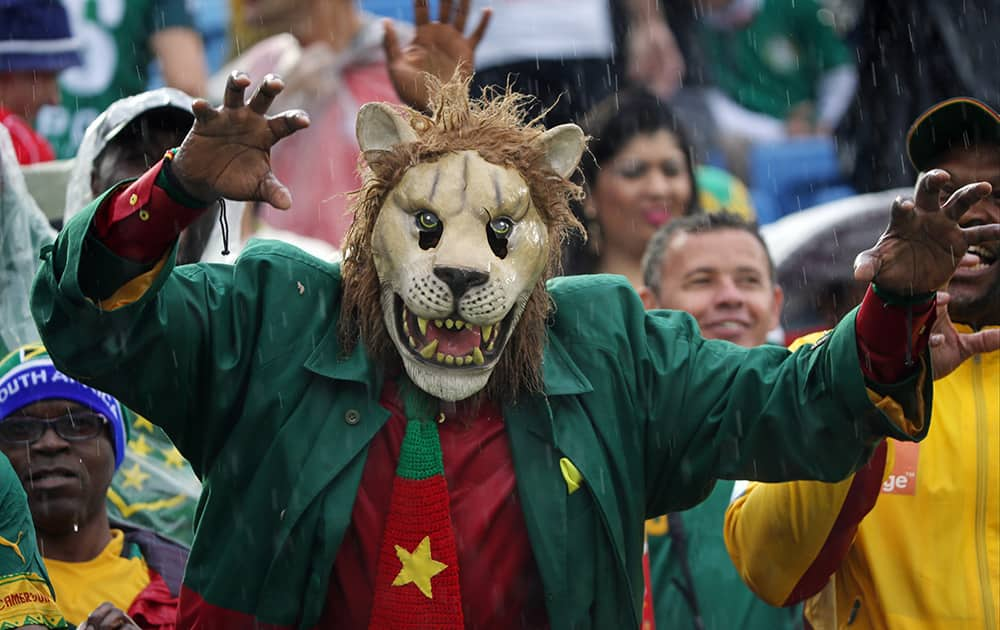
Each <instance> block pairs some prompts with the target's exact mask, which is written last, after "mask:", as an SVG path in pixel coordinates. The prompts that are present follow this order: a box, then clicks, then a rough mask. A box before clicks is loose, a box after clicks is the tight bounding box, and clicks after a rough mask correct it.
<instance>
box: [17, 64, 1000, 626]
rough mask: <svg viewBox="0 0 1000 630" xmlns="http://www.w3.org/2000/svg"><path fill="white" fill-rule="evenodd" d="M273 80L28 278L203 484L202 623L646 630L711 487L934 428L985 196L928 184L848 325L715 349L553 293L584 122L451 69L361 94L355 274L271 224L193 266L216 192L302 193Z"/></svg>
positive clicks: (818, 469)
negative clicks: (934, 374)
mask: <svg viewBox="0 0 1000 630" xmlns="http://www.w3.org/2000/svg"><path fill="white" fill-rule="evenodd" d="M249 84H250V79H249V77H247V76H245V75H240V74H234V75H233V76H232V77H230V79H229V82H228V85H227V89H226V94H225V99H224V104H223V106H222V107H220V108H217V109H213V108H211V107H210V106H209V105H208V104H207V103H205V102H198V103H197V104H196V106H195V114H196V122H195V124H194V127H193V128H192V130H191V132H190V134H189V135H188V137H187V138H186V139H185V141H184V143H183V144H182V145H181V147H180V148H179V149H178V150H176V151H173V152H171V153H169V154H168V157H167V158H165V159H164V160H163V161H161V162H160V163H159V164H157V165H156V166H154V167H153V168H152V169H150V170H149V171H148V172H147V173H146V174H145V175H143V176H142V177H140V178H139V179H138V180H137V181H135V182H133V183H131V184H122V185H120V186H118V187H116V188H114V189H112V190H111V191H109V192H108V193H106V194H105V195H104V196H102V197H101V198H99V199H98V200H96V201H95V202H94V203H93V204H91V205H90V206H89V207H88V209H87V210H86V211H85V212H83V213H81V214H80V215H78V216H77V217H76V218H74V220H73V221H71V222H70V223H69V224H68V225H67V226H66V228H65V229H64V231H63V233H62V234H61V235H60V236H59V239H58V240H57V241H56V244H55V245H54V247H53V248H51V249H50V250H48V251H46V252H45V253H44V255H43V259H44V262H43V265H42V268H41V270H40V272H39V275H38V278H37V280H36V284H35V287H34V290H33V295H32V310H33V314H34V316H35V319H36V322H37V324H38V326H39V329H40V331H41V334H42V337H43V340H44V342H45V344H46V346H47V347H48V349H49V351H50V353H51V355H52V357H53V359H54V360H55V362H56V363H57V365H58V366H59V368H60V369H62V370H64V371H66V372H67V373H69V374H71V375H73V376H74V377H75V378H78V379H80V380H82V381H84V382H86V383H88V384H90V385H92V386H94V387H97V388H99V389H105V390H107V391H108V392H111V393H113V394H114V395H115V396H117V397H118V398H119V399H121V400H122V401H123V402H124V403H126V404H128V405H129V406H130V407H132V408H134V409H136V410H137V411H139V412H140V413H142V414H143V415H144V416H146V417H148V418H150V419H151V420H153V421H155V422H156V423H158V424H160V425H162V426H163V427H164V428H165V429H166V430H167V432H168V433H169V434H170V435H171V437H172V438H173V440H174V442H175V443H176V444H177V446H178V448H180V449H181V451H182V452H183V453H184V454H185V456H186V457H187V458H188V459H189V460H190V461H191V463H192V465H193V466H194V467H195V469H196V471H197V472H198V473H199V474H200V475H201V476H202V477H203V479H204V482H205V492H204V495H203V497H202V500H201V504H200V511H199V522H198V527H197V534H196V537H195V541H194V545H193V548H192V551H191V556H190V561H189V564H188V568H187V573H186V576H185V579H184V584H185V585H184V589H183V591H182V594H181V603H180V613H179V618H178V625H179V627H206V628H246V627H267V628H293V627H295V628H313V627H321V628H330V627H338V628H364V627H369V628H462V627H497V628H518V627H532V628H534V627H551V628H579V627H594V628H628V627H633V628H634V627H638V625H639V610H640V604H641V597H642V588H643V586H642V585H643V580H642V569H641V555H642V545H643V523H644V521H645V519H646V518H647V517H651V516H656V515H659V514H663V513H665V512H668V511H674V510H680V509H684V508H686V507H689V506H691V505H694V504H696V503H697V502H699V501H700V500H701V499H702V498H704V497H705V496H706V495H707V494H708V492H709V491H710V490H711V488H712V485H713V483H714V480H715V479H717V478H751V479H761V480H767V481H778V480H784V479H822V480H828V481H834V480H837V479H841V478H843V477H845V476H846V475H848V474H849V473H850V472H851V471H853V470H855V469H857V468H858V467H859V466H861V465H863V464H864V462H865V461H866V459H867V458H868V456H869V455H870V453H871V451H872V448H873V447H874V445H875V444H877V442H878V441H879V440H880V439H881V437H883V436H886V435H891V436H893V437H895V438H897V439H904V440H912V439H920V438H921V437H922V436H923V435H924V434H925V433H926V431H927V428H928V422H929V419H930V418H929V413H928V411H927V410H928V409H929V401H930V395H931V383H930V379H929V378H928V377H929V374H928V367H927V366H928V365H929V359H928V357H927V351H926V346H927V334H928V333H927V329H928V328H929V324H930V323H931V320H932V318H933V313H934V293H933V292H934V290H935V289H936V288H937V287H938V286H940V285H942V284H944V283H945V282H946V281H947V279H948V278H949V277H950V275H951V273H952V272H953V271H954V269H955V267H956V266H957V264H958V258H960V257H961V256H960V255H958V256H953V255H952V254H951V252H964V251H965V250H966V248H967V247H968V246H969V245H970V244H972V243H976V242H979V241H981V240H985V239H996V238H998V237H1000V226H996V225H991V226H976V227H972V228H962V227H960V226H959V224H958V220H959V218H960V217H961V216H962V214H963V213H964V211H965V210H966V209H967V208H968V207H969V205H970V204H971V203H973V202H975V201H976V200H978V199H979V198H981V197H982V196H984V195H985V194H987V193H988V191H989V186H988V184H982V183H980V184H974V185H970V186H967V187H965V188H962V189H961V190H959V191H958V192H956V193H955V194H954V195H952V196H951V198H950V199H948V200H947V201H946V202H944V203H943V204H942V203H940V202H939V197H938V190H939V189H940V188H941V186H942V184H943V183H944V182H945V181H947V177H948V176H947V174H945V173H943V172H941V171H937V172H932V173H930V174H929V175H927V176H926V177H924V178H923V179H922V180H921V182H920V184H918V188H917V191H916V200H915V201H902V200H900V201H898V202H897V203H896V204H895V205H894V207H893V212H892V220H891V223H890V226H889V229H888V230H887V231H886V233H885V235H883V237H882V238H881V239H880V241H879V243H878V244H876V246H875V247H874V248H873V249H871V250H868V251H867V252H864V253H863V254H862V255H861V256H860V257H859V260H858V272H857V273H858V275H859V277H861V278H863V279H868V280H870V279H872V278H875V279H876V280H877V283H876V285H875V286H874V287H873V289H872V291H871V292H870V293H869V295H868V296H867V297H866V299H865V302H864V304H863V305H862V306H861V307H860V309H859V310H858V311H856V312H854V313H852V314H851V315H850V316H849V317H848V318H846V319H845V320H844V321H843V322H841V324H840V325H839V326H837V327H836V329H835V330H833V331H832V332H831V333H830V334H829V335H828V336H827V337H825V339H824V340H823V341H822V342H820V343H817V344H816V345H814V346H810V347H807V348H804V349H802V350H800V351H798V352H797V353H795V354H789V353H788V352H787V351H786V350H784V349H782V348H776V347H760V348H754V349H745V348H740V347H736V346H734V345H731V344H728V343H726V342H720V341H707V340H704V339H702V338H701V337H700V336H699V334H698V331H697V327H696V325H695V323H694V320H693V319H691V317H689V316H687V315H685V314H681V313H675V312H669V311H651V312H648V313H647V312H646V311H644V309H643V305H642V302H641V301H640V300H639V298H638V296H637V295H636V294H635V293H634V292H633V291H632V289H631V288H630V287H629V286H628V284H627V283H626V281H625V280H624V279H622V278H616V277H609V276H590V277H580V278H562V279H558V280H553V281H551V282H550V281H549V279H550V278H551V276H552V275H553V274H554V273H555V272H556V270H557V269H558V259H559V251H560V245H561V242H562V239H563V238H564V237H565V236H566V235H567V233H568V232H570V231H572V230H573V229H576V228H578V227H579V226H578V225H577V223H576V221H575V220H574V219H573V218H572V214H571V212H570V210H569V207H568V202H569V200H570V199H571V198H572V197H573V196H574V195H576V194H577V192H578V189H577V188H576V187H575V186H574V185H573V184H572V183H570V182H569V180H568V177H569V176H570V174H571V173H572V172H573V171H574V169H575V167H576V164H577V161H578V159H579V157H580V155H581V153H582V151H583V150H584V145H585V139H584V137H583V134H582V132H581V131H580V130H579V129H578V128H577V127H575V126H573V125H562V126H559V127H556V128H554V129H550V130H548V131H545V130H543V129H541V128H539V127H537V126H532V125H531V124H528V123H525V122H524V121H523V120H522V116H521V105H522V100H521V99H520V97H518V96H516V95H510V94H508V95H502V96H500V97H498V98H495V99H492V100H489V101H470V100H469V97H468V92H467V83H465V82H461V81H455V82H452V83H448V84H446V85H444V86H438V87H437V88H436V89H433V90H432V91H431V99H430V106H429V108H428V112H429V113H426V114H424V113H419V112H417V111H411V110H395V109H392V108H390V107H388V106H385V105H379V104H369V105H367V106H365V107H364V108H363V109H362V111H361V113H360V114H359V117H358V124H357V131H358V139H359V143H360V146H361V148H362V150H363V153H364V158H365V162H366V164H367V167H368V168H367V170H366V175H365V183H364V186H363V188H362V190H361V191H360V192H359V195H358V198H357V201H356V203H355V206H354V210H355V214H356V219H355V223H354V225H353V226H352V228H351V230H350V232H349V234H348V238H347V241H346V243H345V260H344V262H343V264H329V263H326V262H323V261H320V260H317V259H315V258H312V257H310V256H308V255H306V254H304V253H303V252H301V251H299V250H296V249H295V248H293V247H291V246H288V245H284V244H282V243H278V242H267V241H261V242H257V243H256V244H252V245H251V246H249V247H248V248H247V249H246V250H245V251H244V252H243V254H242V255H241V257H240V259H239V260H238V261H237V262H236V264H235V265H233V266H219V265H187V266H183V267H177V268H175V267H174V265H173V256H174V250H175V249H176V235H177V233H178V231H179V229H181V228H182V227H183V226H184V225H185V224H187V223H188V222H190V221H191V220H193V219H194V218H195V217H197V216H198V214H199V212H200V211H201V210H202V209H203V208H205V207H207V206H209V205H211V204H212V203H213V200H215V199H217V198H219V197H225V198H229V199H237V200H261V201H265V202H269V203H271V204H272V205H274V206H276V207H279V208H285V207H288V206H289V203H290V198H289V194H288V191H287V190H286V189H285V188H284V187H283V186H282V185H281V183H280V182H278V181H277V179H276V178H275V177H274V175H273V174H272V173H271V172H270V169H269V165H268V150H269V148H270V147H271V146H272V145H273V144H274V143H276V142H278V141H280V139H281V138H282V137H284V136H287V135H289V134H291V133H293V132H296V131H298V130H299V129H301V128H303V127H305V126H306V125H307V124H308V121H307V119H306V118H305V116H304V115H303V114H302V113H301V112H286V113H284V114H280V115H277V116H274V117H271V118H268V117H267V116H266V115H265V114H266V111H267V109H268V106H269V105H270V103H271V101H272V100H273V98H274V96H275V95H276V94H277V93H278V92H280V90H281V88H282V84H281V82H280V80H278V79H276V78H274V77H268V78H265V80H264V81H263V83H262V84H261V86H260V87H259V88H258V89H257V91H256V92H255V93H254V94H253V95H252V97H251V98H250V100H249V102H248V103H247V102H245V98H244V91H245V89H246V88H247V87H248V86H249ZM303 159H308V156H303ZM720 255H724V253H723V252H720ZM859 357H860V358H859Z"/></svg>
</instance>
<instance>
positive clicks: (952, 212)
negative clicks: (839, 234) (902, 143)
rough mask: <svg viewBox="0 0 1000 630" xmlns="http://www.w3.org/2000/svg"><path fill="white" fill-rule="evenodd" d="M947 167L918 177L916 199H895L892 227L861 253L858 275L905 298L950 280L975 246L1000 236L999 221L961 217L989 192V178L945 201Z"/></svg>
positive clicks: (890, 225)
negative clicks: (971, 221)
mask: <svg viewBox="0 0 1000 630" xmlns="http://www.w3.org/2000/svg"><path fill="white" fill-rule="evenodd" d="M950 180H951V175H949V174H948V173H947V172H946V171H943V170H940V169H935V170H931V171H928V172H926V173H924V174H923V175H921V176H920V179H918V180H917V186H916V190H915V193H914V199H913V200H912V201H911V200H903V199H896V201H894V202H893V204H892V217H891V219H890V221H889V227H888V228H887V229H886V231H885V232H884V233H883V234H882V236H881V237H879V239H878V242H877V243H876V244H875V246H874V247H872V248H871V249H868V250H865V251H863V252H861V253H860V254H858V257H857V258H856V259H855V261H854V277H855V278H857V279H858V280H862V281H865V282H875V283H877V284H878V285H879V287H881V288H882V289H885V290H886V291H889V292H891V293H894V294H896V295H901V296H911V295H916V294H920V293H929V292H931V291H936V290H938V289H940V288H941V287H943V286H944V285H945V284H946V283H947V282H948V280H949V278H951V276H952V274H953V273H954V272H955V269H956V268H957V267H958V264H959V262H960V261H961V260H962V257H963V256H964V255H965V252H966V250H967V249H968V248H969V246H970V245H976V244H978V243H982V242H985V241H995V240H1000V224H992V225H978V226H975V227H968V228H963V227H961V226H959V224H958V221H959V219H961V218H962V215H964V214H965V213H966V211H968V209H969V208H971V207H972V206H973V205H974V204H975V203H976V202H978V201H979V200H980V199H982V198H983V197H985V196H986V195H988V194H990V191H991V190H992V187H991V186H990V184H989V183H987V182H977V183H975V184H969V185H968V186H963V187H962V188H959V189H958V190H956V191H955V192H954V194H952V195H951V196H950V197H949V198H948V199H947V201H945V202H944V203H941V196H942V195H941V189H942V187H943V186H944V185H945V184H946V183H947V182H948V181H950Z"/></svg>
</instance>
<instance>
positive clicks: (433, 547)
mask: <svg viewBox="0 0 1000 630" xmlns="http://www.w3.org/2000/svg"><path fill="white" fill-rule="evenodd" d="M401 389H402V393H403V400H404V408H405V410H406V418H407V423H406V435H405V436H404V437H403V444H402V446H401V447H400V450H399V463H398V464H397V466H396V478H395V479H394V480H393V484H392V501H391V503H390V506H389V515H388V517H387V518H386V523H385V531H384V532H383V534H382V546H381V549H380V550H379V559H378V570H377V573H376V576H375V598H374V603H373V605H372V615H371V622H370V624H369V628H371V629H372V630H382V629H388V628H392V629H400V630H416V629H418V628H426V629H428V630H430V629H434V630H448V629H455V630H458V629H461V628H463V627H464V621H463V617H462V595H461V592H460V589H459V582H458V551H457V549H456V547H455V533H454V531H453V530H452V525H451V504H450V501H449V498H448V483H447V482H446V481H445V478H444V463H443V461H442V458H441V442H440V440H439V439H438V427H437V422H435V416H436V413H435V409H436V402H435V401H434V400H433V399H431V398H430V397H428V396H427V395H426V394H424V393H423V392H421V391H419V390H418V389H417V388H416V387H414V386H413V385H412V384H411V383H407V384H406V386H404V387H403V388H401Z"/></svg>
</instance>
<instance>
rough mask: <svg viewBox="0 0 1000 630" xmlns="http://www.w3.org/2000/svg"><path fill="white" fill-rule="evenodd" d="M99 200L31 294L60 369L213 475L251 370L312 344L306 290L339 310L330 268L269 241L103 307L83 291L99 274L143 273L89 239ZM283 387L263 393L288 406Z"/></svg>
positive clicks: (53, 254) (50, 256)
mask: <svg viewBox="0 0 1000 630" xmlns="http://www.w3.org/2000/svg"><path fill="white" fill-rule="evenodd" d="M100 203H101V199H98V200H95V201H94V203H93V204H91V205H90V206H89V207H88V208H87V210H86V211H84V212H82V213H80V214H78V215H77V216H75V217H74V218H73V219H72V220H70V221H69V222H68V223H67V224H66V226H65V228H64V229H63V231H62V232H61V233H60V235H59V237H58V238H57V239H56V242H55V245H54V247H53V248H52V249H51V250H49V251H48V252H46V253H45V254H44V256H43V264H42V266H41V269H40V270H39V272H38V276H37V277H36V279H35V284H34V286H33V288H32V296H31V309H32V315H33V316H34V318H35V323H36V324H37V326H38V329H39V332H40V333H41V336H42V340H43V343H44V344H45V346H46V348H47V349H48V350H49V352H50V354H51V356H52V359H53V361H54V362H55V364H56V366H57V367H58V368H59V369H60V370H63V371H64V372H66V373H67V374H70V375H71V376H73V377H74V378H77V379H79V380H81V381H83V382H85V383H87V384H89V385H91V386H93V387H96V388H98V389H100V390H103V391H107V392H109V393H111V394H113V395H115V396H116V397H117V398H118V399H119V400H121V401H122V402H123V403H124V404H126V405H127V406H128V407H130V408H131V409H134V410H135V411H136V412H138V413H140V414H141V415H142V416H144V417H146V418H148V419H149V420H150V421H151V422H153V423H154V424H158V425H160V426H162V427H163V428H164V430H166V432H167V434H168V435H169V436H170V437H171V439H172V440H173V441H174V443H175V444H176V445H177V447H178V448H179V449H180V450H181V452H182V453H184V455H185V457H187V458H188V460H189V461H190V462H191V464H192V466H193V468H194V469H195V472H196V473H198V474H199V475H204V474H205V472H206V471H207V470H208V469H209V468H210V466H211V465H212V463H213V462H214V460H215V458H216V457H217V456H218V455H219V453H220V450H221V449H222V448H223V447H224V445H225V444H226V441H227V439H229V438H230V436H231V435H232V434H233V432H234V428H235V425H236V423H237V419H238V418H239V417H240V416H241V414H242V410H243V405H244V404H245V401H246V398H247V392H246V388H247V383H248V381H249V379H250V377H251V375H252V374H253V371H254V370H255V369H256V368H257V367H259V366H262V365H265V364H267V363H268V362H269V361H271V360H273V359H274V358H275V357H274V356H272V355H273V354H275V353H280V352H281V351H283V350H287V349H288V348H289V346H290V344H291V343H292V342H293V340H298V342H299V343H308V342H309V340H308V339H306V338H305V333H304V331H303V329H302V326H301V325H300V324H299V323H298V322H300V321H304V320H308V319H313V320H315V319H316V318H317V313H316V312H315V309H313V310H309V311H308V312H304V311H305V310H306V309H305V308H304V307H300V309H299V310H296V309H295V306H296V305H295V299H299V300H300V304H301V302H302V298H301V296H300V293H299V290H298V287H299V286H302V287H309V288H310V290H311V291H313V293H311V294H310V296H311V297H312V298H317V299H320V300H328V303H329V304H331V305H332V304H333V303H334V301H335V298H336V296H334V295H330V296H329V297H328V298H327V296H324V295H322V294H320V295H317V294H316V293H315V292H316V291H317V290H318V287H320V286H330V285H331V280H330V276H331V274H332V272H333V267H332V266H330V265H325V266H323V263H321V262H320V261H318V260H315V259H312V258H311V257H309V256H307V255H305V254H303V253H302V252H299V251H298V250H296V249H295V248H292V247H290V246H284V245H282V244H278V243H274V242H267V241H264V242H261V243H260V244H258V245H253V246H250V247H248V248H247V249H246V250H244V252H243V255H242V256H241V257H240V258H239V259H238V260H237V262H236V264H234V265H207V264H197V265H184V266H181V267H176V268H175V267H174V254H175V252H173V251H172V252H171V253H170V254H169V255H168V257H167V260H166V262H165V265H164V266H163V268H162V269H161V270H160V272H159V273H158V274H157V275H156V277H155V279H154V280H153V282H152V285H151V286H150V288H149V289H148V290H147V291H146V292H145V293H144V294H143V295H142V297H141V298H140V299H138V300H137V301H135V302H133V303H131V304H128V305H126V306H123V307H121V308H117V309H115V310H110V311H105V310H101V309H100V308H98V306H97V305H95V303H94V302H93V301H91V300H90V299H89V295H90V293H88V291H86V290H84V288H83V287H88V286H91V287H92V286H98V285H100V284H101V283H100V282H98V281H97V278H95V277H94V276H100V277H103V278H118V279H119V281H120V280H121V279H122V278H127V277H129V276H130V275H134V274H133V273H131V271H130V270H132V269H133V268H134V264H133V263H130V262H128V261H126V260H123V259H121V258H118V257H117V256H115V255H114V254H112V253H111V252H109V251H108V250H107V249H105V248H103V247H101V246H100V243H97V242H96V240H95V239H94V238H93V237H92V236H90V235H89V234H88V232H89V228H90V225H91V221H92V217H93V214H94V211H95V209H96V208H97V207H98V205H99V204H100ZM255 252H257V253H255ZM311 303H312V304H315V302H311ZM296 318H298V319H296ZM262 340H263V343H262ZM275 388H276V391H273V392H263V393H261V395H266V396H270V397H279V396H280V395H281V392H280V391H279V390H280V385H277V384H276V385H275ZM253 430H254V428H253V427H246V428H244V431H253ZM256 430H259V431H261V432H263V433H267V432H268V431H277V430H278V429H277V427H276V426H275V427H264V426H259V427H257V429H256Z"/></svg>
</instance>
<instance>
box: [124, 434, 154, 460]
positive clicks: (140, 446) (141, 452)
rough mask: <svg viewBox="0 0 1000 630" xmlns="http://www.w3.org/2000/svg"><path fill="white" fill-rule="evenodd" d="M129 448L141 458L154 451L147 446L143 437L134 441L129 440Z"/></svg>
mask: <svg viewBox="0 0 1000 630" xmlns="http://www.w3.org/2000/svg"><path fill="white" fill-rule="evenodd" d="M128 447H129V448H130V449H132V452H133V453H135V454H136V455H138V456H139V457H145V456H147V455H149V453H150V452H151V451H152V450H153V447H151V446H150V445H149V444H146V438H145V437H144V436H141V435H140V436H139V437H137V438H136V439H134V440H129V443H128Z"/></svg>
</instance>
